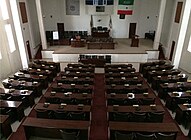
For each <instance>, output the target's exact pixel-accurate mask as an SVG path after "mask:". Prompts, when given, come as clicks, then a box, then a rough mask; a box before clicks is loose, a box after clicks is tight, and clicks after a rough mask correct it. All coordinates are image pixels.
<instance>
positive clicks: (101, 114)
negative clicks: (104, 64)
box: [90, 74, 108, 140]
mask: <svg viewBox="0 0 191 140" xmlns="http://www.w3.org/2000/svg"><path fill="white" fill-rule="evenodd" d="M104 78H105V77H104V74H95V84H94V93H93V94H94V95H93V103H92V111H91V114H92V115H91V116H92V118H91V126H90V140H107V139H108V121H107V107H106V97H105V81H104Z"/></svg>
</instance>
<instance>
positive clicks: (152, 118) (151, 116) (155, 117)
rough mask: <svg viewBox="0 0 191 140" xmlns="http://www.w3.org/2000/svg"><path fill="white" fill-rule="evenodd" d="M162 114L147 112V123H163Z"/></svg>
mask: <svg viewBox="0 0 191 140" xmlns="http://www.w3.org/2000/svg"><path fill="white" fill-rule="evenodd" d="M163 118H164V112H149V113H148V121H149V122H163Z"/></svg>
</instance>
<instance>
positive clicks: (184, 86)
mask: <svg viewBox="0 0 191 140" xmlns="http://www.w3.org/2000/svg"><path fill="white" fill-rule="evenodd" d="M186 90H191V82H179V83H167V84H166V83H164V84H160V85H159V92H158V97H159V98H161V99H166V95H167V93H168V92H173V91H186Z"/></svg>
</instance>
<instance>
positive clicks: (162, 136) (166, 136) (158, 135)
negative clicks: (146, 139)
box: [155, 133, 176, 140]
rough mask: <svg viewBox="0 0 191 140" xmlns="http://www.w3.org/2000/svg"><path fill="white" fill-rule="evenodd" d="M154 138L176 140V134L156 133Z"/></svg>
mask: <svg viewBox="0 0 191 140" xmlns="http://www.w3.org/2000/svg"><path fill="white" fill-rule="evenodd" d="M155 135H156V138H157V140H175V139H176V134H175V133H170V134H168V133H166V134H165V133H156V134H155Z"/></svg>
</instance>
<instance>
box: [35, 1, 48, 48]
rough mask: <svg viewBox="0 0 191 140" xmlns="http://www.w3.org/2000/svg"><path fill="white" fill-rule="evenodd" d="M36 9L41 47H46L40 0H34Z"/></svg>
mask: <svg viewBox="0 0 191 140" xmlns="http://www.w3.org/2000/svg"><path fill="white" fill-rule="evenodd" d="M36 9H37V16H38V22H39V29H40V36H41V42H42V48H43V49H47V42H46V35H45V30H44V23H43V17H42V9H41V3H40V0H36Z"/></svg>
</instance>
